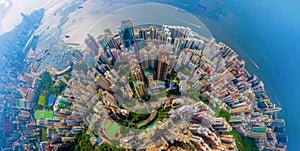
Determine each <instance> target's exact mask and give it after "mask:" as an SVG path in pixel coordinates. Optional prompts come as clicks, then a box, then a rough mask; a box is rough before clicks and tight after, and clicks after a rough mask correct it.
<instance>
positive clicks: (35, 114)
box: [34, 110, 42, 119]
mask: <svg viewBox="0 0 300 151" xmlns="http://www.w3.org/2000/svg"><path fill="white" fill-rule="evenodd" d="M41 114H42V113H41V110H36V111H35V112H34V118H35V119H39V118H42V115H41Z"/></svg>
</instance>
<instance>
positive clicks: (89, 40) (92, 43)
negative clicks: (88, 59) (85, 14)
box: [85, 34, 100, 56]
mask: <svg viewBox="0 0 300 151" xmlns="http://www.w3.org/2000/svg"><path fill="white" fill-rule="evenodd" d="M87 35H88V38H87V39H85V44H86V45H87V46H88V47H89V49H90V50H91V53H92V55H93V56H97V55H98V51H99V47H100V46H99V45H98V43H97V42H96V40H95V39H94V37H93V36H91V35H90V34H87Z"/></svg>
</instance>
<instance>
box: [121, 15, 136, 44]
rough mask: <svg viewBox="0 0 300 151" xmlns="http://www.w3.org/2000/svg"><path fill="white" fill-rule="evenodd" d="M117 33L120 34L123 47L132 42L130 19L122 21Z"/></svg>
mask: <svg viewBox="0 0 300 151" xmlns="http://www.w3.org/2000/svg"><path fill="white" fill-rule="evenodd" d="M119 34H120V36H121V39H122V41H123V44H124V46H125V48H130V47H131V46H132V45H133V44H134V40H135V39H134V33H133V25H132V23H131V19H127V20H123V21H122V25H121V27H120V31H119Z"/></svg>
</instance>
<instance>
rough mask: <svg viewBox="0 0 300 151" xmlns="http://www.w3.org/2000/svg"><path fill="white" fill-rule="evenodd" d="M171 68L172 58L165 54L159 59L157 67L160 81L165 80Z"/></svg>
mask: <svg viewBox="0 0 300 151" xmlns="http://www.w3.org/2000/svg"><path fill="white" fill-rule="evenodd" d="M169 68H170V60H169V59H168V58H167V56H165V55H163V56H162V58H161V59H159V60H158V67H157V79H158V80H160V81H165V80H166V78H167V74H168V71H169Z"/></svg>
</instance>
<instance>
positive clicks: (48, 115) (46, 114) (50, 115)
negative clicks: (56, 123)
mask: <svg viewBox="0 0 300 151" xmlns="http://www.w3.org/2000/svg"><path fill="white" fill-rule="evenodd" d="M44 118H45V119H46V118H53V111H49V110H44Z"/></svg>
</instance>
